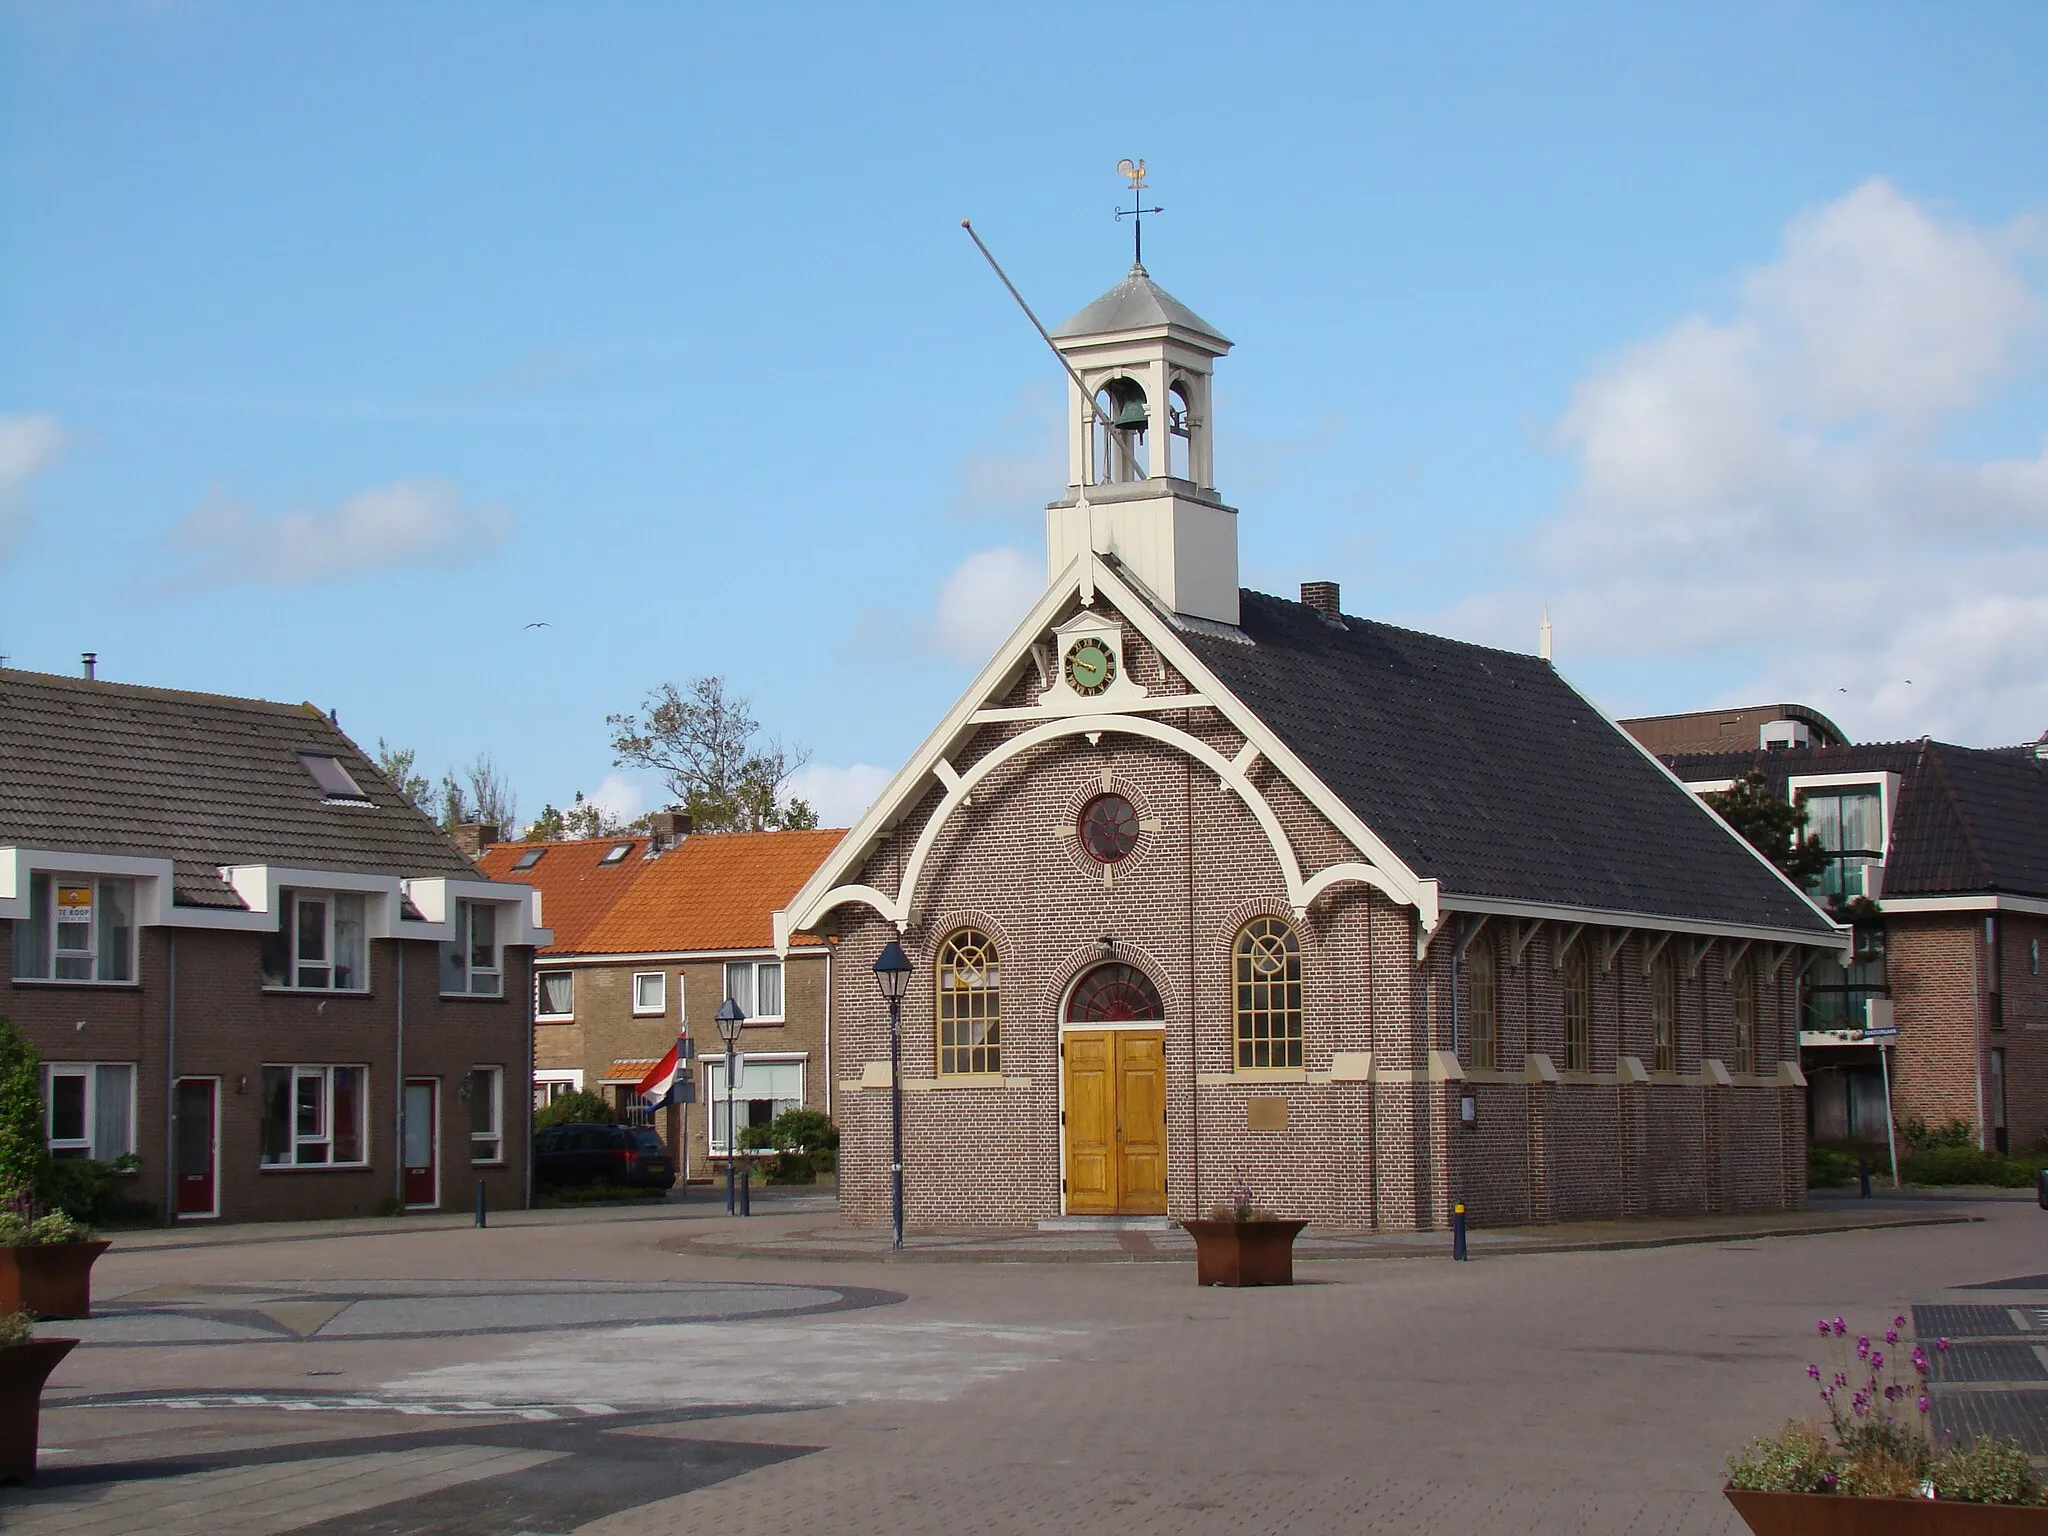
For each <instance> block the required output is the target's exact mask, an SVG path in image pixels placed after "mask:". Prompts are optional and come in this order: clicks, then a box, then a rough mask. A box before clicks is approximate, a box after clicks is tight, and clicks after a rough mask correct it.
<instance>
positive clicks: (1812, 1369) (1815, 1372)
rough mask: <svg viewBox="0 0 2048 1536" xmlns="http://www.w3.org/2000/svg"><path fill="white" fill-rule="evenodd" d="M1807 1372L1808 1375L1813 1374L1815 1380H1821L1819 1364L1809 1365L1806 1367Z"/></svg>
mask: <svg viewBox="0 0 2048 1536" xmlns="http://www.w3.org/2000/svg"><path fill="white" fill-rule="evenodd" d="M1806 1374H1807V1375H1809V1376H1811V1377H1812V1378H1813V1379H1814V1380H1815V1381H1819V1380H1820V1367H1819V1366H1817V1365H1809V1366H1808V1367H1807V1368H1806Z"/></svg>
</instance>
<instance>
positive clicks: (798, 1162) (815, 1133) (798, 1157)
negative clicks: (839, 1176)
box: [740, 1109, 839, 1184]
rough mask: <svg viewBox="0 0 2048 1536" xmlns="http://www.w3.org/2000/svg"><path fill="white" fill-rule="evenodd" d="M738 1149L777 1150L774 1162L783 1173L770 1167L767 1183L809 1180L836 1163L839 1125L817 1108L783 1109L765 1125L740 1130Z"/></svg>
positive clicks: (836, 1165) (790, 1182) (827, 1171)
mask: <svg viewBox="0 0 2048 1536" xmlns="http://www.w3.org/2000/svg"><path fill="white" fill-rule="evenodd" d="M740 1150H741V1151H742V1152H780V1153H781V1154H782V1156H781V1157H780V1158H778V1159H776V1162H778V1163H780V1164H781V1165H782V1169H783V1172H784V1174H785V1175H786V1176H785V1177H781V1178H778V1177H776V1175H775V1172H774V1170H773V1169H772V1168H771V1170H770V1172H769V1175H768V1182H769V1183H771V1184H812V1183H815V1182H817V1177H818V1174H819V1173H820V1172H824V1173H830V1172H832V1171H833V1170H834V1169H835V1168H837V1167H838V1166H839V1127H838V1126H836V1125H834V1124H833V1123H832V1117H831V1116H830V1115H828V1114H826V1113H825V1112H824V1111H822V1110H817V1109H785V1110H784V1111H783V1112H782V1113H781V1114H779V1115H777V1116H776V1117H775V1119H774V1120H773V1121H771V1122H770V1123H769V1124H767V1125H750V1126H747V1127H746V1128H745V1129H744V1130H742V1131H741V1132H740Z"/></svg>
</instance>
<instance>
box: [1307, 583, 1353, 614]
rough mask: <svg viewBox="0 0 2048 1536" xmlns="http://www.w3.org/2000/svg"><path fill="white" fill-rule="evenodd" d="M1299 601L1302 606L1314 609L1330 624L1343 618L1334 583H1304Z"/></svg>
mask: <svg viewBox="0 0 2048 1536" xmlns="http://www.w3.org/2000/svg"><path fill="white" fill-rule="evenodd" d="M1301 600H1302V602H1303V604H1304V605H1306V606H1307V607H1310V608H1313V609H1315V611H1316V612H1317V613H1319V614H1321V615H1322V616H1323V617H1324V618H1326V619H1328V620H1329V621H1330V622H1331V623H1332V624H1335V623H1336V622H1338V621H1339V620H1340V619H1342V618H1343V617H1344V609H1343V607H1342V605H1341V604H1340V602H1339V601H1338V598H1337V583H1335V582H1334V581H1304V582H1303V583H1302V584H1301Z"/></svg>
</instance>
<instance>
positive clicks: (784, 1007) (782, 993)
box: [719, 960, 789, 1024]
mask: <svg viewBox="0 0 2048 1536" xmlns="http://www.w3.org/2000/svg"><path fill="white" fill-rule="evenodd" d="M763 966H770V967H772V968H773V969H774V970H775V971H776V972H777V977H776V979H777V981H778V982H779V983H780V984H781V985H780V986H779V987H778V989H777V990H778V993H779V1001H780V1003H781V1006H780V1007H779V1008H777V1009H776V1010H775V1011H774V1012H773V1013H756V1012H755V1011H754V1005H755V1004H756V1003H758V1002H759V1001H760V998H761V968H762V967H763ZM741 967H744V968H745V969H746V973H747V995H746V997H745V999H744V1000H742V999H741V998H739V997H738V996H737V994H735V993H734V991H733V985H732V973H733V972H734V971H735V970H737V969H739V968H741ZM719 978H720V985H721V986H723V987H724V989H725V996H727V997H730V998H732V999H733V1001H734V1002H737V1003H739V1005H740V1011H741V1012H742V1013H744V1014H745V1015H746V1016H747V1022H748V1023H749V1024H780V1023H782V1022H783V1021H784V1019H786V1018H787V1017H788V1011H789V970H788V967H786V966H785V965H784V964H783V963H782V962H781V961H780V960H728V961H726V962H725V967H724V969H723V970H721V971H720V972H719Z"/></svg>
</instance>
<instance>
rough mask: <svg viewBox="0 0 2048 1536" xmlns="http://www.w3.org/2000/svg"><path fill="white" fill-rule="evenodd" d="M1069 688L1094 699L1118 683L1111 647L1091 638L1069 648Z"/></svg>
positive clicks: (1067, 668) (1077, 641) (1079, 641)
mask: <svg viewBox="0 0 2048 1536" xmlns="http://www.w3.org/2000/svg"><path fill="white" fill-rule="evenodd" d="M1066 672H1067V686H1068V687H1070V688H1072V689H1073V690H1074V692H1076V693H1078V694H1081V695H1083V696H1084V697H1093V696H1094V695H1096V694H1098V693H1100V692H1102V690H1103V689H1105V688H1107V687H1108V686H1109V685H1110V684H1111V683H1113V682H1115V681H1116V658H1115V657H1114V656H1112V655H1111V654H1110V652H1109V647H1108V646H1106V645H1104V644H1103V643H1102V642H1101V641H1100V640H1097V639H1095V638H1094V637H1093V636H1090V637H1089V638H1087V639H1084V640H1076V641H1075V642H1074V643H1073V644H1072V645H1071V646H1069V647H1068V648H1067V666H1066Z"/></svg>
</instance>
